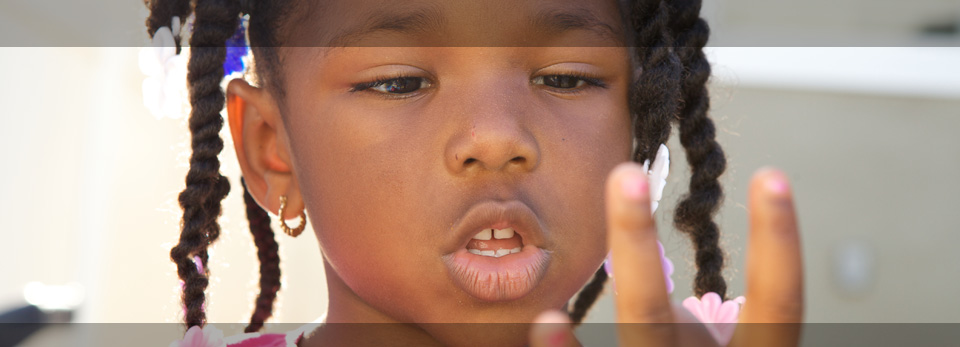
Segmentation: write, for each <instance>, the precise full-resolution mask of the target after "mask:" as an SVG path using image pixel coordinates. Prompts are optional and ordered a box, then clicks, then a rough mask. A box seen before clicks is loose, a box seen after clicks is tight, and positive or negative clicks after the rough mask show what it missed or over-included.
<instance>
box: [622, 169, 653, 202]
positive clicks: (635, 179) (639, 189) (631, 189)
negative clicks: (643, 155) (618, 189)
mask: <svg viewBox="0 0 960 347" xmlns="http://www.w3.org/2000/svg"><path fill="white" fill-rule="evenodd" d="M621 184H622V185H623V196H624V197H626V198H627V199H630V200H633V201H640V199H641V198H643V196H644V195H646V194H647V190H649V189H650V186H649V185H648V184H647V181H646V180H644V179H643V178H641V177H640V176H639V175H636V174H632V175H631V174H628V175H627V177H624V178H623V181H622V183H621Z"/></svg>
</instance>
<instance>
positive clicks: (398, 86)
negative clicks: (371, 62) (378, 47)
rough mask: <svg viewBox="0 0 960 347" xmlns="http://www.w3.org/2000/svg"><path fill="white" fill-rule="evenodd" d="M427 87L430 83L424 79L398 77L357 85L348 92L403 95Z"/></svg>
mask: <svg viewBox="0 0 960 347" xmlns="http://www.w3.org/2000/svg"><path fill="white" fill-rule="evenodd" d="M429 86H430V81H428V80H427V79H426V78H423V77H406V76H400V77H392V78H378V79H377V80H375V81H371V82H364V83H359V84H356V85H354V86H353V88H352V89H350V91H352V92H359V91H364V90H371V91H375V92H379V93H383V94H394V95H403V94H410V93H413V92H416V91H418V90H420V89H421V88H427V87H429Z"/></svg>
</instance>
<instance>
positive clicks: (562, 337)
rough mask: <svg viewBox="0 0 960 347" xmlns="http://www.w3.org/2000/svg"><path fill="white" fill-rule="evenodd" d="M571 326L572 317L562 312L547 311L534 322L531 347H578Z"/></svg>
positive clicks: (531, 330) (531, 331)
mask: <svg viewBox="0 0 960 347" xmlns="http://www.w3.org/2000/svg"><path fill="white" fill-rule="evenodd" d="M571 329H572V327H571V325H570V317H568V316H567V314H566V313H563V312H560V311H554V310H551V311H546V312H544V313H541V314H540V315H539V316H537V318H536V319H535V320H534V321H533V327H532V328H531V329H530V346H531V347H566V346H578V345H579V344H578V343H577V340H576V338H574V336H573V330H571Z"/></svg>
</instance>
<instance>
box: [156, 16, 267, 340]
mask: <svg viewBox="0 0 960 347" xmlns="http://www.w3.org/2000/svg"><path fill="white" fill-rule="evenodd" d="M259 3H260V2H258V4H259ZM147 6H148V7H149V8H150V16H149V18H147V21H146V24H147V32H148V33H149V34H150V35H151V36H153V35H154V34H155V33H156V32H157V30H159V28H160V27H163V26H169V25H170V24H171V23H170V21H171V20H172V17H173V16H179V17H180V19H181V24H183V23H184V22H185V20H186V17H187V16H189V14H190V12H191V10H193V12H194V14H195V15H196V21H195V24H194V30H193V34H192V36H191V42H190V45H191V46H192V47H193V49H192V51H191V56H190V62H189V66H188V70H189V71H188V75H187V80H188V84H189V85H188V87H189V89H190V103H191V105H192V111H191V114H190V121H189V123H190V133H191V148H192V150H193V154H192V156H191V158H190V171H189V172H188V173H187V178H186V181H187V186H186V188H185V189H184V191H183V192H182V193H180V197H179V200H180V206H181V207H182V208H183V211H184V213H183V222H182V230H181V234H180V241H179V243H178V244H177V245H176V246H174V247H173V249H171V250H170V257H171V259H173V261H174V262H175V263H176V264H177V273H178V275H179V277H180V279H181V280H182V281H183V282H184V287H183V293H182V295H181V300H182V301H183V304H184V306H185V307H186V315H185V317H184V320H185V324H186V326H187V328H188V329H189V328H190V327H192V326H201V327H202V326H203V325H204V324H206V314H205V313H204V300H205V296H204V290H205V289H206V288H207V286H208V285H209V274H210V271H209V267H207V266H206V265H207V261H208V258H209V255H208V253H207V247H208V246H209V245H210V244H212V243H213V242H214V241H216V239H217V238H218V237H219V235H220V226H219V224H218V223H217V220H216V219H217V217H218V216H219V215H220V212H221V201H222V200H223V198H224V197H226V195H227V193H228V192H229V191H230V184H229V181H228V180H227V178H226V177H224V176H222V175H221V174H220V173H219V170H220V162H219V160H218V159H217V155H218V154H219V153H220V152H221V151H222V150H223V140H222V139H221V138H220V135H219V133H220V130H221V129H222V128H223V117H222V116H221V115H220V112H221V110H222V109H223V106H224V95H223V91H222V90H221V88H220V82H221V81H222V79H223V61H224V59H225V57H226V49H225V42H226V40H227V39H228V38H229V37H230V36H231V35H233V33H234V31H235V30H236V28H237V26H238V25H239V15H240V6H239V2H238V1H228V0H219V1H215V0H197V1H196V5H195V6H194V7H195V8H191V4H190V1H189V0H168V1H152V2H149V3H148V4H147ZM260 7H265V6H264V5H262V4H261V5H260ZM274 12H277V11H267V10H264V13H265V14H267V15H266V16H264V17H265V18H266V17H270V18H274V17H276V16H275V13H274ZM256 23H257V24H258V25H257V27H258V28H259V30H257V31H256V32H255V33H254V32H251V35H253V36H255V37H257V38H258V39H261V40H264V41H267V44H266V45H264V46H266V47H272V45H270V43H271V42H273V41H272V40H273V39H271V37H272V36H273V33H272V32H271V31H270V30H268V29H263V28H264V27H265V25H263V24H262V23H263V21H262V20H260V21H256ZM175 34H176V33H175ZM176 44H177V53H179V52H180V41H179V38H178V39H177V42H176ZM267 52H268V53H270V54H272V53H273V52H272V50H270V51H267ZM270 54H267V55H268V58H267V59H266V60H271V59H269V55H270ZM271 61H272V60H271ZM271 75H272V74H271ZM241 182H243V179H242V178H241ZM243 185H244V203H245V205H246V210H247V211H246V212H247V219H248V221H249V223H250V232H251V233H252V234H253V238H254V243H255V244H256V246H257V250H258V251H257V257H258V259H259V260H260V293H259V295H258V296H257V301H256V307H255V309H254V312H253V314H252V315H251V317H250V324H249V325H248V326H247V327H246V328H245V329H244V332H256V331H259V330H260V329H261V328H262V327H263V323H264V321H266V320H267V319H268V318H270V316H271V315H272V314H273V303H274V301H275V300H276V297H277V291H278V290H279V289H280V257H279V255H278V252H277V248H278V246H277V242H276V240H275V239H274V234H273V230H272V229H271V228H270V216H269V215H268V214H267V212H266V211H264V210H263V209H262V208H261V207H260V206H259V205H257V203H256V201H254V200H253V198H252V197H251V196H250V193H249V192H248V191H247V189H246V184H245V183H243ZM193 256H196V257H198V258H199V259H200V262H201V264H202V265H203V269H204V270H203V273H197V271H196V265H195V264H194V260H193Z"/></svg>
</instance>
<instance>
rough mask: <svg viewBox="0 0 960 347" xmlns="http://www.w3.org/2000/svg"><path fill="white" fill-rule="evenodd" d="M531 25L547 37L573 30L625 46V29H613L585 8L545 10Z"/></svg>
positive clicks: (535, 17) (538, 14)
mask: <svg viewBox="0 0 960 347" xmlns="http://www.w3.org/2000/svg"><path fill="white" fill-rule="evenodd" d="M531 24H532V25H533V27H534V28H543V29H538V30H540V31H541V32H543V33H546V34H547V35H551V36H552V35H560V34H562V33H564V32H567V31H572V30H587V31H591V32H593V33H594V34H597V35H598V36H600V37H602V38H604V39H606V40H610V41H612V42H615V43H617V44H618V45H623V43H624V38H623V29H622V27H621V26H617V27H613V26H611V25H610V24H608V23H606V22H604V21H603V20H601V19H600V18H599V17H598V16H597V15H596V14H595V13H593V12H592V11H590V10H588V9H585V8H577V9H573V10H567V9H563V10H544V11H540V12H539V13H537V15H536V16H534V17H533V19H532V21H531Z"/></svg>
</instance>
